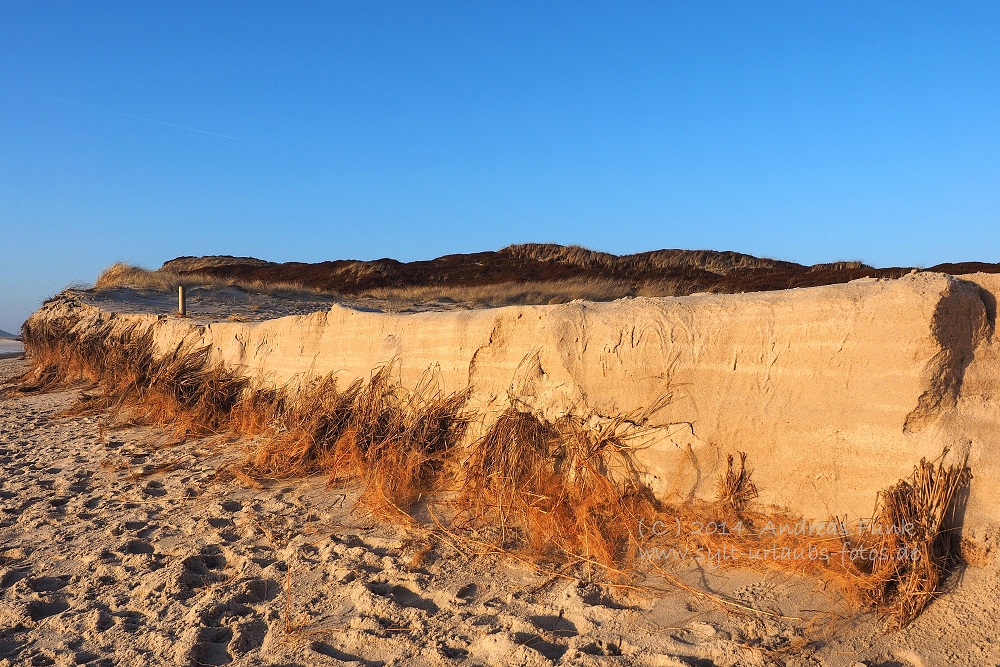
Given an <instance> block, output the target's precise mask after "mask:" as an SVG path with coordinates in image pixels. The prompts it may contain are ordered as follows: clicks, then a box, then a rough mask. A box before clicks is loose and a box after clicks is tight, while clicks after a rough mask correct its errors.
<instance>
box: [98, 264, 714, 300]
mask: <svg viewBox="0 0 1000 667" xmlns="http://www.w3.org/2000/svg"><path fill="white" fill-rule="evenodd" d="M179 285H184V286H185V287H199V286H200V287H217V288H218V287H235V288H237V289H241V290H244V291H247V292H252V293H258V294H271V295H276V296H297V295H298V296H305V297H315V296H319V295H324V296H332V297H339V298H344V297H342V296H341V295H339V294H338V293H337V292H335V291H332V290H324V289H319V288H315V287H309V286H307V285H305V284H303V283H298V282H265V281H262V280H245V279H241V278H239V277H219V276H216V275H212V274H209V273H204V272H197V271H194V272H184V273H181V272H179V271H175V270H172V269H167V268H161V269H158V270H156V271H151V270H149V269H144V268H141V267H137V266H131V265H129V264H123V263H117V264H113V265H112V266H110V267H108V268H107V269H105V270H104V271H103V272H102V273H101V274H100V275H99V276H98V278H97V282H96V283H95V285H94V290H95V291H96V292H98V293H101V292H107V291H109V290H113V289H119V288H131V289H136V290H143V291H150V292H159V293H168V292H173V291H175V290H176V289H177V287H178V286H179ZM704 287H705V286H704V285H703V284H702V283H700V282H697V281H693V280H684V279H680V278H665V279H657V280H639V281H635V280H622V279H617V278H598V277H575V278H566V279H559V280H539V281H532V282H525V281H504V282H497V283H487V284H481V285H462V284H435V285H414V286H409V287H378V288H375V289H369V290H363V291H361V292H358V293H357V294H355V295H354V296H353V297H352V298H373V299H380V300H384V301H387V302H389V303H390V304H393V303H403V304H410V303H428V302H434V301H443V300H448V301H452V302H456V303H466V304H474V305H479V306H509V305H548V304H556V303H568V302H570V301H573V300H574V299H583V300H585V301H614V300H615V299H621V298H625V297H635V296H683V295H687V294H691V293H693V292H696V291H698V290H700V289H703V288H704Z"/></svg>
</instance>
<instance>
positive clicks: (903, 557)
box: [862, 451, 971, 627]
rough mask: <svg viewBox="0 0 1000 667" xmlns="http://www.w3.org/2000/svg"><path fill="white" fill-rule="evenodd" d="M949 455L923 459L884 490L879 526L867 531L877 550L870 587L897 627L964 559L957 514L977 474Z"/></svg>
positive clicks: (871, 548)
mask: <svg viewBox="0 0 1000 667" xmlns="http://www.w3.org/2000/svg"><path fill="white" fill-rule="evenodd" d="M945 453H947V451H946V452H945ZM943 458H944V455H942V457H941V459H939V460H938V461H937V462H936V464H935V463H934V462H928V461H927V460H926V459H921V460H920V464H919V465H918V466H916V468H915V469H914V471H913V474H912V475H911V476H910V478H909V479H906V480H903V481H901V482H899V483H898V484H896V485H895V486H893V487H890V488H889V489H886V490H885V491H883V492H882V493H881V494H880V495H879V500H878V503H877V505H876V508H875V513H874V515H875V517H876V519H875V521H874V522H873V529H872V530H869V531H867V534H865V535H863V536H862V538H863V539H862V541H863V543H864V544H865V546H866V547H867V548H868V549H869V552H870V553H872V554H873V555H874V558H873V559H872V560H871V566H870V568H867V569H866V575H867V576H866V577H865V580H864V587H863V588H864V592H865V593H866V594H867V596H868V598H869V600H870V601H871V603H872V604H874V605H875V606H876V607H877V608H878V609H879V611H880V612H881V613H883V614H884V615H886V616H888V617H889V618H890V619H891V622H892V624H893V625H894V626H896V627H903V626H906V625H908V624H909V623H910V622H911V621H913V619H915V618H916V617H917V616H918V615H919V614H920V612H921V611H923V610H924V608H926V607H927V605H928V604H930V602H931V600H932V599H933V598H934V596H935V595H937V594H938V593H940V591H941V584H942V581H943V579H944V576H945V575H946V573H947V572H948V570H949V569H950V568H952V567H954V566H955V565H956V564H958V563H960V562H961V554H960V547H959V540H958V539H957V534H956V528H957V526H958V517H957V516H956V513H957V512H958V508H959V507H960V506H961V504H962V503H963V502H964V501H963V496H964V494H965V493H966V492H967V489H968V484H969V480H970V479H971V473H970V471H969V468H968V467H967V466H966V465H965V462H964V461H963V463H962V465H959V466H956V465H950V466H947V467H946V466H945V465H944V464H943V462H942V459H943Z"/></svg>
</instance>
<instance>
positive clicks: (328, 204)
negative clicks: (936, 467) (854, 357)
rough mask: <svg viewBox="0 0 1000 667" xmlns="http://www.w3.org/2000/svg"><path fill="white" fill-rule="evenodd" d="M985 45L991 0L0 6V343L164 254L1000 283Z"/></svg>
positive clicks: (998, 115) (994, 50)
mask: <svg viewBox="0 0 1000 667" xmlns="http://www.w3.org/2000/svg"><path fill="white" fill-rule="evenodd" d="M998 34H1000V3H996V2H982V3H936V4H923V3H914V2H906V3H870V2H864V3H811V2H794V3H780V2H724V3H721V2H720V3H708V2H705V3H703V2H684V3H682V2H674V3H668V2H658V3H639V2H635V3H620V2H606V3H591V2H572V3H556V2H547V3H538V2H530V3H529V2H523V3H521V2H511V1H504V2H497V3H491V2H454V3H439V2H406V3H404V2H393V3H380V2H368V1H366V2H352V3H332V2H320V3H315V4H306V3H256V2H247V1H243V2H232V3H218V2H198V3H110V2H86V3H81V2H63V3H46V2H2V3H0V328H2V329H7V330H14V329H16V328H17V327H18V326H19V325H20V323H21V321H22V320H23V319H24V318H25V317H26V316H27V315H28V314H29V313H30V312H31V311H32V310H33V309H35V308H36V307H37V305H38V303H39V302H40V300H41V299H43V298H45V297H46V296H49V295H51V294H53V293H55V292H57V291H58V290H60V289H61V288H63V287H64V286H66V285H67V284H69V283H72V282H74V281H92V280H93V279H94V278H95V277H96V275H97V273H98V272H99V271H100V270H101V269H102V268H104V267H106V266H107V265H109V264H111V263H113V262H115V261H119V260H124V261H130V262H133V263H138V264H141V265H146V266H150V267H155V266H159V264H160V263H162V262H163V261H165V260H167V259H170V258H172V257H175V256H178V255H201V254H233V255H253V256H257V257H262V258H266V259H271V260H277V261H288V260H298V261H320V260H326V259H338V258H356V259H373V258H377V257H386V256H388V257H395V258H397V259H401V260H412V259H424V258H430V257H435V256H438V255H442V254H446V253H454V252H472V251H478V250H486V249H496V248H499V247H502V246H505V245H508V244H510V243H517V242H527V241H552V242H558V243H566V244H569V243H576V244H581V245H585V246H588V247H591V248H595V249H599V250H606V251H609V252H615V253H626V252H637V251H642V250H651V249H657V248H711V249H718V250H739V251H743V252H749V253H753V254H757V255H766V256H771V257H779V258H783V259H790V260H794V261H799V262H803V263H813V262H820V261H831V260H837V259H862V260H864V261H867V262H869V263H873V264H878V265H925V266H926V265H932V264H935V263H938V262H942V261H957V260H980V261H993V262H996V261H1000V39H997V35H998ZM220 135H221V136H220Z"/></svg>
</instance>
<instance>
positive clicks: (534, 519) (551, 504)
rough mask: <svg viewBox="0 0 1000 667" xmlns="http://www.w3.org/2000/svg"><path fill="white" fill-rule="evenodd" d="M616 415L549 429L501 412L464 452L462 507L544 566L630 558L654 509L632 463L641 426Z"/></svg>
mask: <svg viewBox="0 0 1000 667" xmlns="http://www.w3.org/2000/svg"><path fill="white" fill-rule="evenodd" d="M626 422H627V419H626V418H624V417H622V418H620V419H617V420H612V421H611V422H609V423H607V424H605V425H603V426H600V427H589V426H587V425H585V424H583V423H582V422H580V421H579V420H577V419H576V418H574V417H572V416H566V417H563V418H562V419H559V420H558V421H556V422H554V423H546V422H543V421H541V420H540V419H538V418H537V417H535V416H534V415H533V414H531V413H529V412H526V411H522V410H519V409H517V408H516V407H510V408H508V409H507V410H506V411H505V412H504V413H503V414H501V415H500V417H499V418H498V419H497V420H496V421H495V422H494V423H493V424H492V426H490V428H489V430H488V431H487V432H486V434H485V435H484V436H483V437H482V438H480V439H479V440H477V441H476V442H475V443H473V444H472V445H471V447H470V450H469V453H468V455H467V458H466V460H465V461H464V464H463V465H462V482H463V486H462V490H461V493H460V497H459V506H460V507H461V508H462V510H463V512H464V514H465V515H466V517H467V520H469V521H471V522H473V523H475V524H476V525H479V526H492V527H494V532H495V539H496V543H497V546H498V547H500V548H503V549H508V548H512V547H513V548H518V547H521V546H524V547H527V551H529V552H530V553H532V554H535V555H537V556H539V557H542V558H543V559H553V560H560V559H565V558H566V557H567V556H579V557H582V558H583V559H585V560H595V561H596V562H598V563H600V564H603V565H612V564H615V563H621V562H624V561H627V560H630V559H631V558H632V556H633V554H634V552H635V550H636V547H637V545H638V540H639V535H638V533H637V531H638V526H639V519H640V517H649V516H652V515H653V514H655V511H656V502H655V500H654V499H653V497H652V494H651V493H649V492H648V490H647V489H646V488H645V487H644V486H643V485H642V484H641V483H640V481H639V475H640V471H639V469H638V467H637V466H636V464H635V461H634V457H633V454H634V451H635V448H636V447H637V446H638V445H637V442H636V441H637V439H640V438H641V436H642V430H641V429H638V428H631V429H630V428H626Z"/></svg>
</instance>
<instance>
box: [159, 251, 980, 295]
mask: <svg viewBox="0 0 1000 667" xmlns="http://www.w3.org/2000/svg"><path fill="white" fill-rule="evenodd" d="M161 270H165V271H171V272H176V273H178V274H181V275H196V274H197V275H208V276H213V277H215V278H220V279H235V280H240V281H259V282H261V283H286V284H289V283H294V284H299V285H302V286H304V287H309V288H314V289H321V290H325V291H332V292H338V293H341V294H347V295H351V294H359V293H362V292H366V291H369V290H377V289H385V288H407V287H432V286H441V287H444V286H477V285H495V284H501V283H545V282H553V281H565V280H580V279H583V280H614V281H631V282H634V283H636V285H637V286H639V285H642V284H643V283H661V284H662V283H664V282H669V283H670V284H671V285H672V286H673V289H672V290H670V291H672V292H673V293H674V294H677V295H685V294H691V293H694V292H718V293H736V292H756V291H764V290H780V289H790V288H793V287H815V286H818V285H831V284H836V283H845V282H848V281H851V280H856V279H858V278H866V277H869V278H899V277H900V276H903V275H906V274H908V273H910V272H911V271H912V270H913V268H911V267H892V268H874V267H871V266H868V265H866V264H862V263H861V262H833V263H829V264H816V265H813V266H804V265H802V264H796V263H794V262H786V261H781V260H773V259H765V258H759V257H754V256H752V255H745V254H742V253H737V252H718V251H712V250H653V251H650V252H642V253H636V254H634V255H622V256H619V255H612V254H609V253H604V252H598V251H593V250H588V249H586V248H581V247H579V246H561V245H556V244H538V243H532V244H522V245H512V246H508V247H506V248H503V249H501V250H497V251H488V252H477V253H469V254H458V255H445V256H443V257H438V258H437V259H431V260H423V261H414V262H399V261H397V260H394V259H376V260H372V261H359V260H336V261H328V262H319V263H315V264H308V263H302V262H286V263H281V264H278V263H274V262H267V261H264V260H259V259H254V258H250V257H224V256H213V257H179V258H177V259H173V260H170V261H169V262H166V263H165V264H164V265H163V267H162V269H161ZM925 270H928V271H938V272H941V273H950V274H953V275H959V274H963V273H975V272H977V271H982V272H986V273H1000V264H988V263H984V262H965V263H961V264H940V265H937V266H933V267H929V268H928V269H925Z"/></svg>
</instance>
